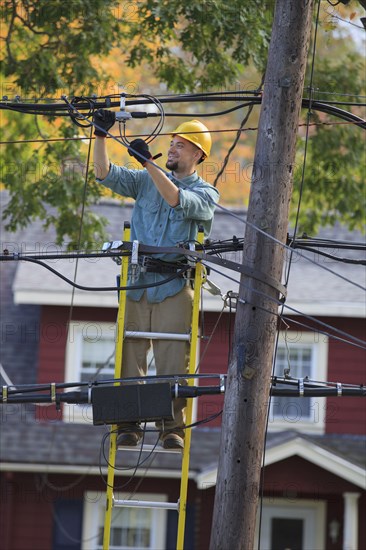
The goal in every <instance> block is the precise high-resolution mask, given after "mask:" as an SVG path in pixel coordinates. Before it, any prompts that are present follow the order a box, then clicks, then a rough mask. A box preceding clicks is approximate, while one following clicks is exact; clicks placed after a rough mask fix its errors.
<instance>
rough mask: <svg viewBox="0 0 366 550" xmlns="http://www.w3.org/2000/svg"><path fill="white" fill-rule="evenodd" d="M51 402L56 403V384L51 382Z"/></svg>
mask: <svg viewBox="0 0 366 550" xmlns="http://www.w3.org/2000/svg"><path fill="white" fill-rule="evenodd" d="M51 401H52V403H55V402H56V383H55V382H51Z"/></svg>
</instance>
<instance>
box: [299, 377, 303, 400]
mask: <svg viewBox="0 0 366 550" xmlns="http://www.w3.org/2000/svg"><path fill="white" fill-rule="evenodd" d="M299 396H300V397H304V379H303V378H299Z"/></svg>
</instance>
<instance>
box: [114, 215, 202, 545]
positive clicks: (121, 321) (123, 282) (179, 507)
mask: <svg viewBox="0 0 366 550" xmlns="http://www.w3.org/2000/svg"><path fill="white" fill-rule="evenodd" d="M203 239H204V234H203V229H202V228H199V232H198V236H197V242H198V243H203ZM123 241H124V242H126V241H130V226H129V224H127V223H125V225H124V233H123ZM132 254H133V252H132ZM128 267H129V258H128V256H123V257H122V263H121V276H120V286H121V287H126V286H127V279H128ZM205 273H206V271H205V268H204V266H202V264H201V263H200V262H197V263H196V264H195V271H194V295H193V306H192V321H191V332H190V334H188V335H173V334H171V335H164V334H161V337H162V338H164V336H168V337H169V338H171V339H177V338H178V339H187V340H189V341H190V354H189V374H190V375H193V374H195V371H196V354H197V345H198V325H199V306H200V293H201V287H202V284H203V283H204V282H205V278H206V277H205ZM119 296H120V297H119V307H118V316H117V338H116V350H115V371H114V378H115V379H117V380H119V379H121V374H122V369H123V367H122V349H123V341H124V336H126V335H127V334H126V332H125V310H126V292H125V291H122V292H120V295H119ZM138 334H139V333H136V332H135V331H134V336H135V337H139V336H137V335H138ZM141 334H142V333H140V337H145V338H151V337H152V336H151V335H149V334H147V333H143V334H144V335H143V336H141ZM121 335H123V337H121ZM184 336H186V338H184ZM154 337H156V334H155V333H154ZM174 337H175V338H174ZM193 382H194V379H193V377H190V378H189V379H188V385H193ZM119 385H120V382H118V381H116V382H115V386H119ZM153 385H155V384H153ZM147 386H149V384H146V385H143V386H142V387H145V388H146V387H147ZM125 387H127V386H125ZM192 411H193V400H192V399H187V407H186V425H187V426H190V425H191V423H192ZM117 431H118V425H117V424H112V425H111V428H110V446H109V460H108V473H107V494H106V509H105V521H104V535H103V550H109V545H110V538H111V527H112V511H113V508H114V507H123V506H126V507H127V506H128V507H140V508H164V509H167V510H176V511H177V512H178V531H177V545H176V548H177V550H183V547H184V531H185V521H186V504H187V492H188V474H189V459H190V446H191V429H190V428H186V432H185V444H184V449H183V453H182V466H181V483H180V494H179V499H178V501H177V502H152V501H132V500H127V501H126V500H117V499H116V498H115V497H114V477H115V464H116V452H117ZM137 449H138V448H137ZM162 452H169V450H164V451H162ZM175 452H176V451H175Z"/></svg>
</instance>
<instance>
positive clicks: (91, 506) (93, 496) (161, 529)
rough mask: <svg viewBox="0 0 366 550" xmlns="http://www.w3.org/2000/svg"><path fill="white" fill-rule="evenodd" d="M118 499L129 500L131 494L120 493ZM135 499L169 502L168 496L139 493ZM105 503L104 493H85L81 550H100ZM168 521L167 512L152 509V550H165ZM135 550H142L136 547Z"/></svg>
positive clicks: (111, 548)
mask: <svg viewBox="0 0 366 550" xmlns="http://www.w3.org/2000/svg"><path fill="white" fill-rule="evenodd" d="M116 497H117V498H118V499H128V498H131V494H130V493H118V495H116ZM133 499H134V500H139V501H146V500H149V501H155V502H167V495H164V494H161V493H157V494H153V493H138V494H137V495H134V496H133ZM105 503H106V495H105V493H103V492H98V491H86V492H85V493H84V510H83V528H82V541H81V550H97V549H98V548H100V547H98V537H99V528H100V527H101V526H103V525H104V518H105ZM118 509H119V508H117V510H118ZM167 520H168V514H167V510H164V509H160V508H153V509H152V516H151V544H150V550H156V548H159V549H161V550H165V548H166V531H167ZM112 525H113V522H112ZM114 548H115V547H113V546H110V550H113V549H114ZM134 550H140V549H139V548H138V547H136V548H135V549H134ZM144 550H146V549H144Z"/></svg>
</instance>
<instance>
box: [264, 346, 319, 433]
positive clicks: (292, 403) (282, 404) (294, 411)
mask: <svg viewBox="0 0 366 550" xmlns="http://www.w3.org/2000/svg"><path fill="white" fill-rule="evenodd" d="M285 369H290V372H289V374H290V376H291V377H292V378H306V377H309V378H313V377H314V373H313V372H312V370H313V348H312V346H310V345H306V346H301V345H297V344H292V345H291V344H289V345H288V348H286V346H285V345H279V346H278V350H277V356H276V364H275V375H276V376H281V377H282V376H284V371H285ZM276 387H277V388H287V389H288V388H290V386H289V385H285V384H276ZM271 404H272V414H273V416H274V417H275V418H277V419H278V420H281V421H284V422H292V423H296V422H301V421H304V420H305V421H308V420H310V416H311V399H310V398H307V397H301V398H300V397H296V396H294V397H273V398H272V400H271Z"/></svg>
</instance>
